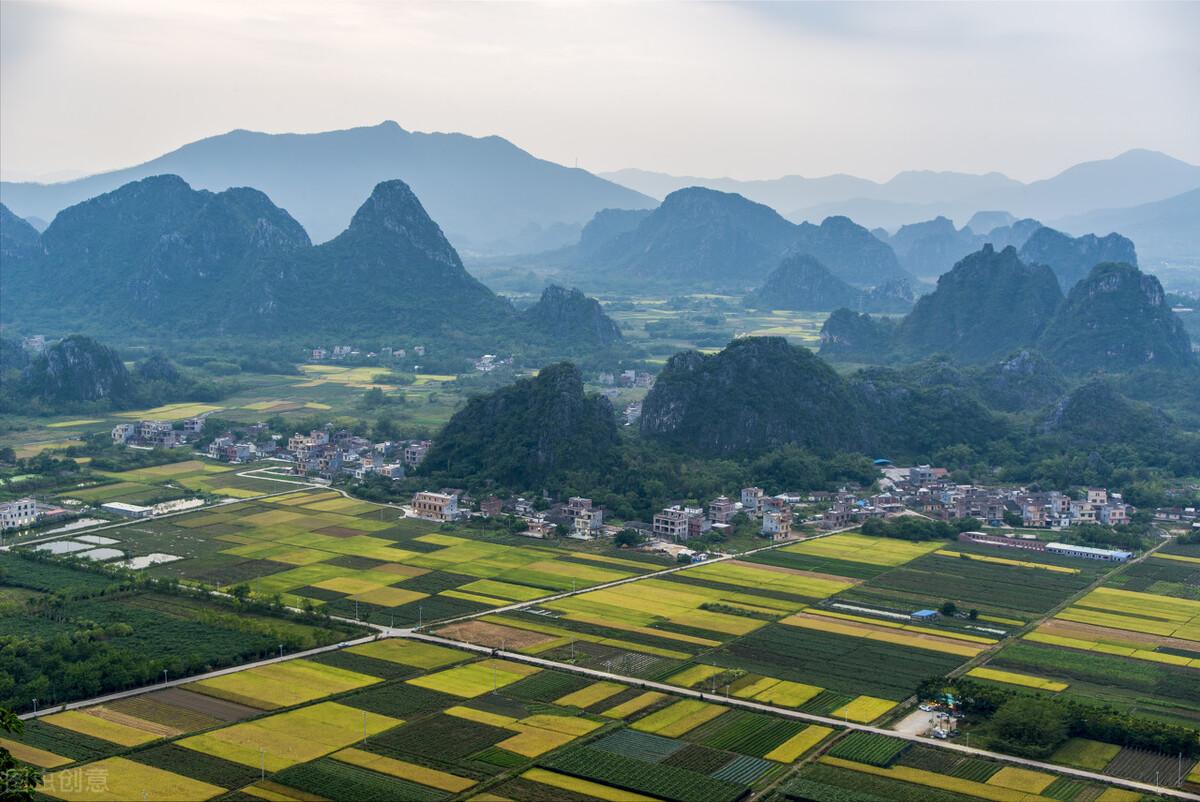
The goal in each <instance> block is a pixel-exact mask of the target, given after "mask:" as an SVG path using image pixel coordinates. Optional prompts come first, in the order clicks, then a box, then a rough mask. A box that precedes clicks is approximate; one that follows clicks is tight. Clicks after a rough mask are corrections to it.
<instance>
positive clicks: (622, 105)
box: [0, 0, 1200, 180]
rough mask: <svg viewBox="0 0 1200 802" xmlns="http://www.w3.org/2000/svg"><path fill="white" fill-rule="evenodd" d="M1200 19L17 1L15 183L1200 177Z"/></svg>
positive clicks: (880, 8) (7, 164) (958, 9)
mask: <svg viewBox="0 0 1200 802" xmlns="http://www.w3.org/2000/svg"><path fill="white" fill-rule="evenodd" d="M1197 41H1200V3H1189V2H1184V3H1174V4H1163V3H1142V2H1135V3H1128V4H1126V3H1105V4H1091V3H1066V4H1051V3H1037V4H1024V3H1017V2H1000V3H988V4H976V3H916V4H910V3H901V2H896V3H882V4H876V3H836V4H825V3H667V2H625V3H598V2H571V3H567V2H553V3H523V4H509V3H500V2H485V3H470V2H438V3H423V2H417V1H415V0H413V1H410V0H405V2H389V1H383V0H381V1H379V2H370V1H368V0H339V2H337V3H329V2H326V1H325V0H284V1H283V2H279V1H278V0H254V2H249V3H248V2H243V1H242V0H204V1H203V2H194V1H193V0H186V1H185V0H101V1H98V0H57V1H53V2H51V1H48V2H41V1H40V0H0V171H2V172H3V173H4V177H5V178H8V179H30V178H41V179H42V180H55V179H61V178H63V177H67V176H70V175H75V174H86V173H93V172H99V171H103V170H107V169H114V168H117V167H124V166H128V165H132V164H137V163H140V162H143V161H146V160H148V159H150V158H153V157H155V156H157V155H161V154H162V153H165V152H167V151H169V150H172V149H174V148H176V147H179V146H180V145H183V144H185V143H187V142H190V141H194V140H196V139H199V138H202V137H205V136H211V135H214V134H219V133H223V132H226V131H229V130H233V129H236V128H246V129H251V130H259V131H270V132H284V131H300V132H308V131H322V130H330V129H337V128H349V127H353V126H357V125H373V124H376V123H379V122H381V121H383V120H389V119H390V120H395V121H396V122H398V123H399V124H400V125H401V126H403V127H404V128H407V129H409V130H416V131H459V132H463V133H467V134H472V135H478V136H483V135H490V134H497V135H500V136H503V137H505V138H507V139H509V140H510V141H512V142H514V143H515V144H517V145H518V146H520V147H522V148H524V149H526V150H528V151H530V152H531V153H533V154H534V155H537V156H540V157H542V158H546V159H550V160H552V161H556V162H559V163H562V164H567V165H573V164H575V163H576V160H578V164H579V166H580V167H583V168H586V169H589V170H592V171H594V172H600V171H606V170H615V169H619V168H623V167H639V168H642V169H649V170H658V171H663V172H669V173H675V174H686V175H699V176H731V177H735V178H747V179H748V178H772V177H777V176H780V175H785V174H798V175H806V176H820V175H828V174H832V173H839V172H840V173H851V174H854V175H859V176H862V177H865V178H871V179H875V180H886V179H888V178H890V177H892V176H893V175H895V174H896V173H897V172H899V171H901V170H908V169H931V170H958V171H965V172H976V173H980V172H989V171H993V170H995V171H999V172H1003V173H1005V174H1007V175H1009V176H1011V177H1014V178H1017V179H1020V180H1032V179H1036V178H1043V177H1047V176H1049V175H1053V174H1055V173H1057V172H1059V171H1060V170H1062V169H1064V168H1066V167H1068V166H1070V165H1072V164H1076V163H1078V162H1081V161H1088V160H1091V159H1101V158H1109V157H1112V156H1115V155H1117V154H1119V153H1121V152H1123V151H1125V150H1128V149H1131V148H1150V149H1154V150H1161V151H1164V152H1166V153H1169V154H1171V155H1173V156H1175V157H1177V158H1181V159H1184V160H1186V161H1189V162H1191V163H1193V164H1200V48H1197V47H1196V46H1195V43H1196V42H1197Z"/></svg>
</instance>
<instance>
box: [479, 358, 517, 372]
mask: <svg viewBox="0 0 1200 802" xmlns="http://www.w3.org/2000/svg"><path fill="white" fill-rule="evenodd" d="M512 362H513V358H512V357H511V356H506V357H501V356H497V355H496V354H484V355H483V356H481V357H479V359H476V360H475V370H477V371H479V372H480V373H491V372H492V371H493V370H495V369H496V368H499V367H502V366H504V365H511V364H512Z"/></svg>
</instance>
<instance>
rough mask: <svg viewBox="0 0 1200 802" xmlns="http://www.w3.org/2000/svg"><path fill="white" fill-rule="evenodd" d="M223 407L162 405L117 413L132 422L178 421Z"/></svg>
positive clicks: (210, 405)
mask: <svg viewBox="0 0 1200 802" xmlns="http://www.w3.org/2000/svg"><path fill="white" fill-rule="evenodd" d="M222 408H223V407H219V406H214V405H212V404H192V403H186V402H185V403H182V404H163V405H162V406H161V407H154V408H153V409H139V410H137V411H135V412H118V413H117V415H118V416H120V417H122V418H131V419H134V420H179V419H180V418H195V417H197V416H199V415H203V414H205V413H206V412H216V411H217V410H219V409H222Z"/></svg>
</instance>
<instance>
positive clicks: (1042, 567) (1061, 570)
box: [934, 549, 1079, 574]
mask: <svg viewBox="0 0 1200 802" xmlns="http://www.w3.org/2000/svg"><path fill="white" fill-rule="evenodd" d="M934 554H937V555H938V556H941V557H957V558H958V559H966V560H978V561H979V562H984V563H992V564H993V565H1011V566H1014V567H1016V568H1033V569H1036V570H1038V571H1050V572H1052V573H1058V574H1077V573H1079V569H1078V568H1071V567H1069V566H1066V565H1049V564H1048V563H1031V562H1028V561H1027V560H1010V559H1009V558H1007V557H991V556H989V555H987V554H967V553H965V552H961V551H953V550H951V549H938V550H937V551H935V552H934Z"/></svg>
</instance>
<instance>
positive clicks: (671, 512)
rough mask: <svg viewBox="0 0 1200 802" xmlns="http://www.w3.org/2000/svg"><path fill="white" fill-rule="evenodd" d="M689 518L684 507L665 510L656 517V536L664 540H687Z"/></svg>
mask: <svg viewBox="0 0 1200 802" xmlns="http://www.w3.org/2000/svg"><path fill="white" fill-rule="evenodd" d="M688 517H689V516H688V513H687V511H686V510H684V509H683V508H682V507H678V506H676V507H666V508H664V509H663V510H662V512H659V513H658V514H656V515H655V516H654V536H655V537H658V538H662V539H664V540H675V541H679V540H687V539H688V536H689V535H688Z"/></svg>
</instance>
